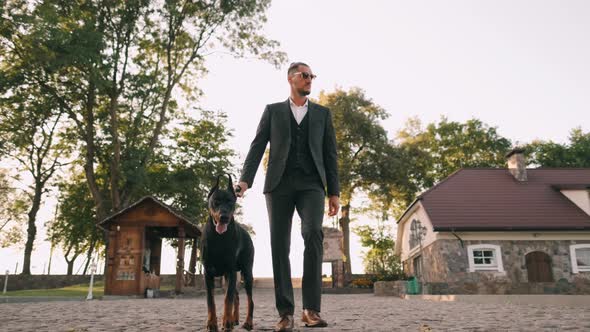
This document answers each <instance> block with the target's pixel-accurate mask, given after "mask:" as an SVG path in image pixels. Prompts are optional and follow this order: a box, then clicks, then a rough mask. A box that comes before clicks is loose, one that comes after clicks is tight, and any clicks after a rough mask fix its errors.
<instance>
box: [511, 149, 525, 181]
mask: <svg viewBox="0 0 590 332" xmlns="http://www.w3.org/2000/svg"><path fill="white" fill-rule="evenodd" d="M506 159H507V162H508V171H509V172H510V174H512V176H514V178H515V179H516V180H518V181H521V182H522V181H526V180H527V175H526V163H525V161H524V149H523V148H518V147H517V148H514V149H512V151H510V152H508V154H507V155H506Z"/></svg>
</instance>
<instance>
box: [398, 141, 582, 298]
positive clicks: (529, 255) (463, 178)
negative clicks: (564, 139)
mask: <svg viewBox="0 0 590 332" xmlns="http://www.w3.org/2000/svg"><path fill="white" fill-rule="evenodd" d="M507 158H508V168H507V169H493V168H475V169H460V170H458V171H457V172H455V173H453V174H452V175H450V176H449V177H448V178H446V179H445V180H443V181H441V182H440V183H438V184H437V185H435V186H434V187H433V188H431V189H429V190H428V191H426V192H424V193H423V194H421V195H419V196H418V197H417V198H416V200H415V201H414V202H413V203H412V204H411V205H410V206H409V207H408V208H407V210H406V211H405V212H404V213H403V215H402V216H401V218H400V219H399V221H398V232H397V241H396V248H395V251H396V253H397V254H398V255H400V257H401V260H402V263H403V267H404V271H405V272H406V273H407V274H408V275H415V276H417V277H418V279H420V280H421V281H422V282H424V283H425V289H426V292H429V293H433V294H447V293H448V294H523V293H525V294H526V293H562V294H590V169H588V168H585V169H583V168H559V169H555V168H554V169H545V168H538V169H526V168H525V161H524V157H523V151H522V150H519V149H515V150H513V151H512V152H510V153H509V154H508V155H507Z"/></svg>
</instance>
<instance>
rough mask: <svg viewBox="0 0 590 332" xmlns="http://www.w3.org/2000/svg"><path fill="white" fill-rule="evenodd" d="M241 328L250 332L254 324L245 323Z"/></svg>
mask: <svg viewBox="0 0 590 332" xmlns="http://www.w3.org/2000/svg"><path fill="white" fill-rule="evenodd" d="M242 327H243V328H244V329H246V330H248V331H251V330H252V329H253V328H254V324H252V322H245V323H244V325H242Z"/></svg>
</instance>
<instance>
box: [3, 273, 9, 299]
mask: <svg viewBox="0 0 590 332" xmlns="http://www.w3.org/2000/svg"><path fill="white" fill-rule="evenodd" d="M9 273H10V271H8V270H6V277H4V290H3V291H2V294H6V287H7V286H8V274H9Z"/></svg>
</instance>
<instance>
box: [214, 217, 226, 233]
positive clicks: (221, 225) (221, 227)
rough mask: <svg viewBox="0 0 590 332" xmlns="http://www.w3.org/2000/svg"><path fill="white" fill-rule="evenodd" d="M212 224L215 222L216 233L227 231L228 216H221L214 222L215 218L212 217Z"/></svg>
mask: <svg viewBox="0 0 590 332" xmlns="http://www.w3.org/2000/svg"><path fill="white" fill-rule="evenodd" d="M213 224H215V231H216V232H217V233H218V234H223V233H225V231H227V225H228V224H229V217H227V216H222V217H220V218H219V222H216V221H215V219H213Z"/></svg>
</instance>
